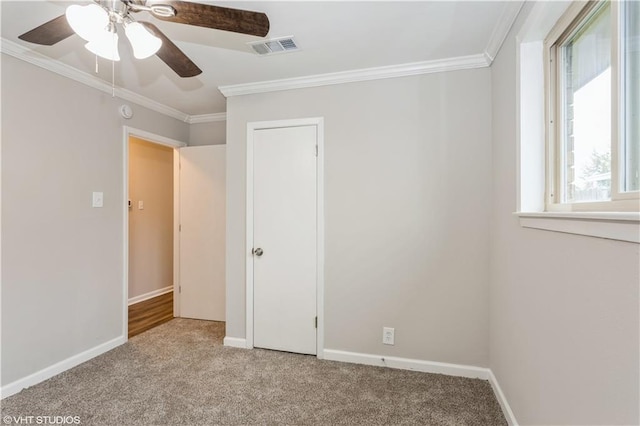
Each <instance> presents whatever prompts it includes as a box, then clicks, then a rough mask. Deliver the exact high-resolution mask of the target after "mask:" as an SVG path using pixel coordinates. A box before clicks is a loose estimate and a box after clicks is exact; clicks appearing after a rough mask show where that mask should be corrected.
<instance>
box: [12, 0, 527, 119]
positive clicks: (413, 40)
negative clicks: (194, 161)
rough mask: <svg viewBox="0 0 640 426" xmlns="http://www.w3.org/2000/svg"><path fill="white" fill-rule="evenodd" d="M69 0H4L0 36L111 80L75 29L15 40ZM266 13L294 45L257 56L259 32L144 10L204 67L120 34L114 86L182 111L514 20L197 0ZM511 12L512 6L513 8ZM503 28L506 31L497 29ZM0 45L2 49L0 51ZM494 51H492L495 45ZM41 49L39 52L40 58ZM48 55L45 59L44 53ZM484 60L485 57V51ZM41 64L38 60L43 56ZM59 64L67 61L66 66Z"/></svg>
mask: <svg viewBox="0 0 640 426" xmlns="http://www.w3.org/2000/svg"><path fill="white" fill-rule="evenodd" d="M70 3H86V1H76V2H69V1H4V0H3V1H2V3H1V6H2V10H1V14H2V25H1V34H2V38H3V39H5V40H8V41H9V42H13V43H15V44H14V45H13V47H14V49H13V50H15V48H16V47H18V48H21V49H23V50H25V49H26V50H25V52H27V53H28V54H29V55H35V56H36V57H39V58H40V59H41V60H42V59H44V60H45V61H47V62H48V61H49V59H50V60H52V61H58V63H57V64H56V63H54V64H55V65H61V64H60V63H62V64H65V65H67V66H70V67H73V68H75V69H76V70H78V71H81V72H82V73H86V75H87V77H88V76H93V77H91V78H95V77H98V78H101V79H103V80H104V81H106V82H108V83H109V84H110V83H111V63H110V62H108V61H105V60H102V59H100V61H99V73H98V74H95V72H94V71H95V56H93V55H92V54H91V53H90V52H88V51H87V50H86V49H84V48H83V45H84V41H83V40H82V39H81V38H80V37H78V36H76V35H73V36H71V37H69V38H68V39H66V40H63V41H61V42H60V43H58V44H56V45H54V46H39V45H35V44H30V43H27V42H23V41H22V40H19V39H18V36H19V35H20V34H22V33H24V32H26V31H28V30H30V29H32V28H34V27H36V26H38V25H41V24H43V23H44V22H46V21H48V20H50V19H52V18H55V17H57V16H59V15H62V14H63V13H64V11H65V8H66V7H67V6H68V5H69V4H70ZM201 3H208V4H216V5H221V6H226V7H233V8H238V9H247V10H254V11H260V12H265V13H266V14H267V16H268V17H269V20H270V22H271V29H270V31H269V35H268V36H267V38H275V37H281V36H291V35H292V36H294V37H295V40H296V42H297V43H298V45H299V47H300V48H301V49H300V50H299V51H296V52H292V53H286V54H279V55H273V56H258V55H257V54H255V53H253V51H252V49H251V48H250V47H249V46H248V45H247V42H251V41H257V40H260V38H259V37H253V36H246V35H242V34H235V33H229V32H224V31H219V30H212V29H206V28H199V27H193V26H188V25H182V24H175V23H170V22H164V21H159V20H157V19H155V18H153V17H152V16H151V15H150V14H147V13H146V12H141V13H139V14H137V15H135V18H136V19H139V20H148V21H150V22H153V23H154V24H155V25H156V26H157V27H158V28H160V29H161V30H162V31H163V32H164V33H165V34H166V35H167V36H168V37H169V38H171V39H172V40H173V41H174V42H175V43H176V45H178V47H180V49H182V50H183V51H184V52H185V53H186V54H187V55H188V56H189V57H190V58H191V59H192V60H193V61H194V62H195V63H196V64H197V65H198V66H199V67H200V68H201V69H202V70H203V73H202V74H200V75H199V76H196V77H191V78H180V77H178V76H177V75H176V74H175V73H174V72H173V71H172V70H171V69H170V68H169V67H167V66H166V65H165V64H164V63H163V62H162V61H161V60H160V59H158V58H157V57H155V56H153V57H151V58H148V59H145V60H137V59H134V58H133V56H132V55H131V53H130V50H129V46H128V44H127V43H126V40H125V37H121V46H120V54H121V57H122V60H121V61H120V62H117V63H116V64H115V84H116V86H117V87H120V88H123V89H126V90H128V91H131V92H134V93H136V94H138V95H141V96H143V97H146V98H149V99H151V100H153V101H155V102H157V103H160V104H163V105H166V106H168V107H170V108H173V109H175V110H178V111H181V112H183V113H185V114H187V115H190V116H194V115H202V114H212V113H222V112H224V111H225V110H226V101H225V98H224V96H223V95H222V94H221V93H220V91H219V90H218V87H219V86H227V85H238V84H246V83H253V82H262V81H269V80H279V79H287V78H293V77H303V76H309V75H318V74H325V73H335V72H341V71H351V70H360V69H365V68H372V67H382V66H391V65H400V64H410V63H415V62H423V61H435V60H442V59H445V58H455V57H462V56H468V55H478V54H485V52H486V51H487V49H488V48H489V46H491V45H492V44H493V45H494V46H495V44H496V37H497V38H498V39H499V40H498V41H497V42H498V43H499V42H501V41H502V38H500V37H504V34H499V33H500V32H506V30H508V28H509V26H510V24H511V22H508V23H505V22H504V21H505V19H507V20H512V19H513V17H514V14H513V13H507V10H508V9H511V10H512V11H513V8H514V7H513V6H514V4H513V3H510V2H509V1H503V2H489V1H466V2H465V1H441V2H436V1H410V2H402V1H375V2H369V1H355V2H346V1H328V2H327V1H325V2H309V1H287V2H274V1H254V2H245V1H242V2H241V1H201ZM516 11H517V10H516ZM505 28H506V30H505ZM8 44H11V43H3V51H6V48H5V45H8ZM494 53H495V52H494ZM40 55H44V57H40ZM45 57H46V58H45ZM491 59H492V58H491ZM41 62H42V61H41ZM65 68H66V67H65Z"/></svg>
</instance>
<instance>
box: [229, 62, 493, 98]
mask: <svg viewBox="0 0 640 426" xmlns="http://www.w3.org/2000/svg"><path fill="white" fill-rule="evenodd" d="M489 65H491V63H490V62H487V58H486V57H485V55H484V54H478V55H469V56H460V57H456V58H447V59H437V60H433V61H423V62H413V63H408V64H400V65H391V66H384V67H375V68H365V69H360V70H353V71H342V72H335V73H328V74H318V75H310V76H306V77H294V78H286V79H282V80H270V81H259V82H255V83H247V84H234V85H228V86H220V87H218V90H220V92H221V93H222V94H223V95H224V96H225V97H227V98H228V97H230V96H242V95H250V94H254V93H267V92H277V91H281V90H291V89H304V88H308V87H319V86H329V85H333V84H344V83H355V82H359V81H369V80H380V79H384V78H396V77H408V76H413V75H420V74H431V73H436V72H443V71H456V70H464V69H470V68H484V67H488V66H489Z"/></svg>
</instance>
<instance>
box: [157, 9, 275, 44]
mask: <svg viewBox="0 0 640 426" xmlns="http://www.w3.org/2000/svg"><path fill="white" fill-rule="evenodd" d="M152 4H167V5H170V6H172V7H173V8H174V9H175V10H176V15H175V16H169V17H162V16H157V15H154V16H155V17H156V18H158V19H161V20H163V21H169V22H177V23H179V24H187V25H195V26H198V27H206V28H213V29H216V30H224V31H233V32H236V33H242V34H249V35H255V36H259V37H264V36H266V35H267V33H268V32H269V18H267V15H265V14H264V13H261V12H252V11H249V10H240V9H231V8H228V7H220V6H212V5H208V4H201V3H191V2H186V1H173V0H171V1H162V0H148V1H147V6H151V5H152Z"/></svg>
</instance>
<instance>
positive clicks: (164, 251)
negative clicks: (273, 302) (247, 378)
mask: <svg viewBox="0 0 640 426" xmlns="http://www.w3.org/2000/svg"><path fill="white" fill-rule="evenodd" d="M184 146H186V144H185V143H183V142H179V141H176V140H173V139H169V138H165V137H163V136H160V135H155V134H153V133H149V132H146V131H143V130H138V129H133V128H129V127H125V128H124V147H123V149H124V154H125V156H124V157H125V164H124V193H125V197H126V199H125V212H124V243H125V259H124V261H125V270H124V277H123V278H124V280H123V281H124V289H123V290H124V295H125V298H124V310H123V316H124V319H123V324H124V327H125V335H127V336H128V337H132V336H134V335H136V334H139V333H142V332H143V331H146V330H149V329H151V328H153V327H155V326H157V325H160V324H162V323H163V322H166V321H169V320H170V319H172V318H173V317H174V316H177V315H178V311H177V309H175V307H176V306H177V304H178V303H177V301H176V300H175V299H176V298H175V297H174V293H175V292H174V290H175V289H176V288H177V286H178V285H177V283H178V272H179V270H178V269H179V244H178V243H179V238H178V226H179V209H178V196H179V194H178V193H179V190H178V189H179V169H178V167H179V151H178V148H181V147H184Z"/></svg>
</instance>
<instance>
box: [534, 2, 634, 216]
mask: <svg viewBox="0 0 640 426" xmlns="http://www.w3.org/2000/svg"><path fill="white" fill-rule="evenodd" d="M545 54H546V56H547V61H546V63H547V64H549V66H548V69H547V70H546V72H545V87H546V90H547V101H546V120H545V121H546V127H547V173H546V174H547V178H546V180H547V184H546V191H547V197H546V198H547V200H546V209H547V210H548V211H562V210H572V211H581V210H582V211H638V206H639V202H638V200H639V197H638V195H639V194H640V191H639V190H640V118H639V112H640V2H635V1H628V2H617V1H613V2H610V1H599V2H595V1H594V2H589V3H587V4H586V5H584V3H581V4H574V5H573V6H572V7H570V8H569V9H568V10H567V12H566V13H565V14H564V15H563V17H562V18H561V19H560V20H559V21H558V23H557V24H556V26H555V27H554V28H553V29H552V30H551V32H550V34H549V36H548V38H547V40H546V41H545Z"/></svg>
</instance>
